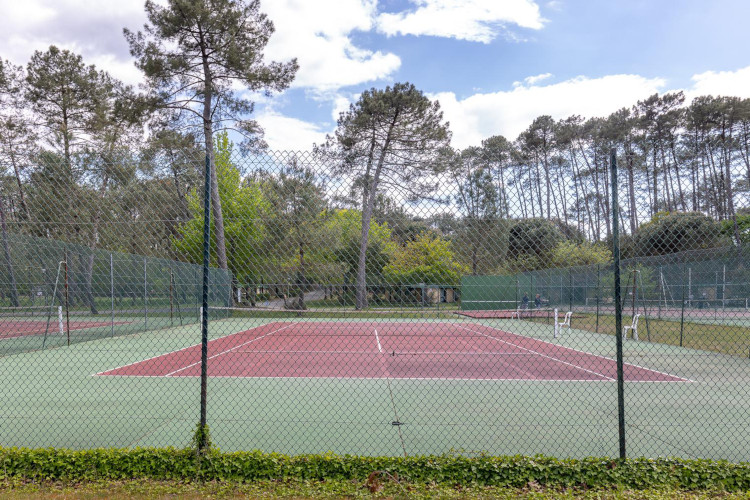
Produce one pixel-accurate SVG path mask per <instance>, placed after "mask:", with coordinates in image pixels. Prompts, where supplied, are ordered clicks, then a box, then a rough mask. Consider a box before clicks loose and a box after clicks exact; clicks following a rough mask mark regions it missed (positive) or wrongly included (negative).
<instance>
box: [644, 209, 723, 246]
mask: <svg viewBox="0 0 750 500" xmlns="http://www.w3.org/2000/svg"><path fill="white" fill-rule="evenodd" d="M634 239H635V241H634V244H635V252H636V254H637V255H639V256H645V255H667V254H671V253H676V252H684V251H686V250H697V249H701V248H713V247H716V246H720V245H721V244H722V239H721V226H720V224H718V223H717V222H716V221H714V220H713V219H712V218H710V217H708V216H707V215H704V214H702V213H699V212H674V213H669V212H659V213H657V214H656V215H655V216H654V217H652V219H651V221H649V222H647V223H645V224H643V225H641V227H639V228H638V231H637V232H636V233H635V237H634Z"/></svg>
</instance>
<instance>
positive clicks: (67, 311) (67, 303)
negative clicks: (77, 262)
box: [64, 250, 70, 345]
mask: <svg viewBox="0 0 750 500" xmlns="http://www.w3.org/2000/svg"><path fill="white" fill-rule="evenodd" d="M64 263H65V264H64V266H65V322H66V326H67V330H68V331H67V334H68V345H70V297H69V294H68V251H67V250H65V261H64Z"/></svg>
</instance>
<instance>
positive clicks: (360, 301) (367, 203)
mask: <svg viewBox="0 0 750 500" xmlns="http://www.w3.org/2000/svg"><path fill="white" fill-rule="evenodd" d="M399 114H400V112H399V110H398V109H396V112H395V113H394V115H393V119H392V120H391V123H390V125H389V127H388V133H387V134H386V138H385V143H384V144H383V149H382V150H381V152H380V158H378V164H377V166H376V167H375V174H374V175H373V176H372V179H371V180H369V182H368V178H369V173H370V169H371V165H372V159H373V154H374V152H375V141H374V139H373V141H372V143H371V145H370V155H369V157H368V160H367V173H366V174H365V181H366V182H365V187H364V189H363V194H362V236H361V239H360V242H359V258H358V259H357V280H356V284H355V300H354V307H355V308H356V309H364V308H366V307H367V246H368V245H369V242H370V220H371V219H372V211H373V208H374V207H375V198H377V194H378V193H377V190H378V182H379V180H380V172H381V170H382V169H383V164H384V163H385V156H386V154H387V153H388V148H389V147H390V144H391V140H392V134H393V128H394V127H395V126H396V122H397V121H398V117H399Z"/></svg>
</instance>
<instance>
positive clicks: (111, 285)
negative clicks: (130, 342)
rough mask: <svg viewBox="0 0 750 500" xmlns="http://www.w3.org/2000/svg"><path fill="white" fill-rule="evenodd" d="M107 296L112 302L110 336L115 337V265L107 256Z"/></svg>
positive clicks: (110, 257) (110, 256)
mask: <svg viewBox="0 0 750 500" xmlns="http://www.w3.org/2000/svg"><path fill="white" fill-rule="evenodd" d="M109 296H110V298H111V301H112V336H113V337H114V336H115V263H114V259H113V257H112V254H111V253H110V254H109Z"/></svg>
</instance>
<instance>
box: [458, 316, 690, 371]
mask: <svg viewBox="0 0 750 500" xmlns="http://www.w3.org/2000/svg"><path fill="white" fill-rule="evenodd" d="M456 326H458V327H459V328H463V329H464V330H467V331H469V332H472V333H476V334H479V335H482V336H484V337H487V338H491V339H493V340H497V341H499V342H503V343H505V344H508V345H512V346H514V347H518V348H519V349H524V350H526V351H529V352H532V353H535V354H538V355H539V356H544V357H546V358H549V359H553V360H555V361H559V362H560V363H565V364H569V365H570V366H575V367H576V368H579V369H581V370H584V371H589V370H586V369H585V368H582V367H580V366H578V365H573V364H571V363H566V362H565V361H562V360H560V359H557V358H554V357H552V356H547V355H545V354H541V353H538V352H537V351H534V350H532V349H526V348H524V347H521V346H517V345H515V344H513V343H512V342H507V341H505V340H502V339H499V338H497V337H493V336H491V335H487V334H485V333H481V332H477V331H474V330H471V329H469V328H466V327H464V326H461V325H456ZM483 326H484V325H483ZM485 328H490V329H492V330H497V331H498V332H502V333H509V334H510V335H515V336H516V337H520V338H525V339H531V340H536V341H538V342H542V343H544V344H549V345H552V346H555V347H561V348H563V349H566V350H568V351H573V352H577V353H581V354H588V355H589V356H593V357H595V358H601V359H606V360H608V361H614V362H617V360H616V359H613V358H608V357H607V356H602V355H600V354H594V353H593V352H587V351H581V350H580V349H573V348H572V347H566V346H562V345H558V344H553V343H552V342H547V341H545V340H539V339H536V338H534V337H525V336H523V335H517V334H515V333H512V332H505V331H504V330H499V329H497V328H494V327H491V326H485ZM624 364H626V365H629V366H632V367H634V368H640V369H641V370H648V371H650V372H654V373H658V374H660V375H664V376H667V377H672V378H676V379H679V380H680V381H682V382H694V381H693V380H691V379H687V378H684V377H678V376H677V375H673V374H671V373H667V372H662V371H659V370H654V369H652V368H648V367H645V366H640V365H634V364H632V363H624ZM591 373H596V372H593V371H592V372H591ZM597 375H602V374H597ZM602 376H603V377H606V378H607V379H609V380H612V381H614V380H617V379H614V378H612V377H607V376H606V375H602ZM626 382H628V383H632V382H677V380H626Z"/></svg>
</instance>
